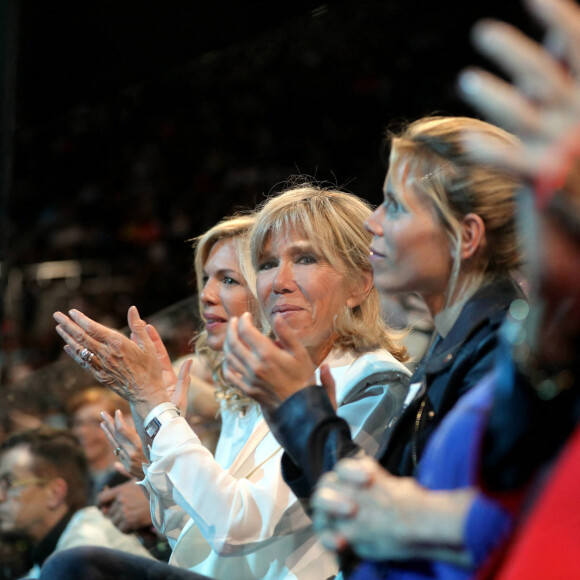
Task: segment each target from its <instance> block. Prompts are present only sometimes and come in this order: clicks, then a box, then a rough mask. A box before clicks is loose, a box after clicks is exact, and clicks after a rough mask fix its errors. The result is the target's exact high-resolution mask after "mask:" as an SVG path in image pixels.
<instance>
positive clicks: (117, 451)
mask: <svg viewBox="0 0 580 580" xmlns="http://www.w3.org/2000/svg"><path fill="white" fill-rule="evenodd" d="M113 453H114V454H115V455H116V456H117V457H119V454H120V453H121V448H120V447H117V449H115V451H113Z"/></svg>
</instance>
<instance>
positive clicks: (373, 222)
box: [365, 205, 384, 237]
mask: <svg viewBox="0 0 580 580" xmlns="http://www.w3.org/2000/svg"><path fill="white" fill-rule="evenodd" d="M383 212H384V208H383V206H382V205H380V206H379V207H377V209H375V211H374V212H373V213H372V214H371V215H370V216H369V218H368V219H367V221H366V222H365V228H366V230H367V231H368V232H370V233H371V234H373V236H379V237H380V236H382V235H383Z"/></svg>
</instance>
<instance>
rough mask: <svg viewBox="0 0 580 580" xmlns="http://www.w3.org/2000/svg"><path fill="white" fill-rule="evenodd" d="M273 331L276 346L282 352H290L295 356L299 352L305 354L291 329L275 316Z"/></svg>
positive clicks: (279, 317) (280, 318)
mask: <svg viewBox="0 0 580 580" xmlns="http://www.w3.org/2000/svg"><path fill="white" fill-rule="evenodd" d="M273 330H274V334H275V335H276V344H277V345H278V346H279V347H281V348H283V349H284V350H288V351H291V352H293V353H295V354H301V351H304V352H305V353H306V349H305V348H304V347H303V346H302V344H301V343H300V341H299V340H298V337H297V336H296V333H295V332H294V331H293V330H292V327H291V326H290V325H289V324H288V323H287V322H286V321H285V320H284V319H283V318H282V317H281V316H276V318H275V320H274V325H273ZM306 356H308V355H306Z"/></svg>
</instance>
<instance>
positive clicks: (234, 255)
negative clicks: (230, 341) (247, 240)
mask: <svg viewBox="0 0 580 580" xmlns="http://www.w3.org/2000/svg"><path fill="white" fill-rule="evenodd" d="M203 281H204V286H203V290H202V292H201V296H200V298H201V302H202V305H203V316H204V319H205V322H206V325H205V328H206V330H207V344H208V346H209V348H211V349H212V350H222V348H223V344H224V340H225V337H226V330H227V323H228V320H229V319H230V318H232V317H234V316H241V315H242V314H244V312H248V311H249V310H250V303H251V299H252V295H251V292H250V290H249V289H248V287H247V285H246V281H245V280H244V277H243V276H242V273H241V267H240V262H239V259H238V249H237V245H236V240H235V238H228V239H225V240H221V241H219V242H217V243H216V244H215V245H214V246H213V247H212V249H211V251H210V253H209V256H208V258H207V260H206V262H205V265H204V268H203Z"/></svg>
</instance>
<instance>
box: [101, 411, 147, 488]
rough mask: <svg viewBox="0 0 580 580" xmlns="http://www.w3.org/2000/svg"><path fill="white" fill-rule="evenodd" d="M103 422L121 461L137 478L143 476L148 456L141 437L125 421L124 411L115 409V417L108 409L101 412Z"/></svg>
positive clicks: (102, 426) (106, 433)
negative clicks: (144, 451)
mask: <svg viewBox="0 0 580 580" xmlns="http://www.w3.org/2000/svg"><path fill="white" fill-rule="evenodd" d="M101 416H102V418H103V422H102V423H101V428H102V429H103V431H104V432H105V435H106V436H107V439H108V440H109V443H110V444H111V446H112V447H113V449H114V450H118V453H116V455H117V457H118V459H119V461H120V462H121V463H122V464H123V467H124V468H125V469H126V470H127V472H128V473H129V474H130V475H131V476H132V477H135V478H137V479H141V478H142V477H143V463H147V457H145V454H144V453H143V447H142V445H141V439H140V438H139V435H138V434H137V431H136V430H135V429H134V428H133V427H131V426H130V425H128V424H127V423H126V422H125V419H124V417H123V413H122V411H120V410H119V409H117V411H115V418H114V419H113V417H111V415H109V414H108V413H107V412H106V411H103V412H102V413H101Z"/></svg>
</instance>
